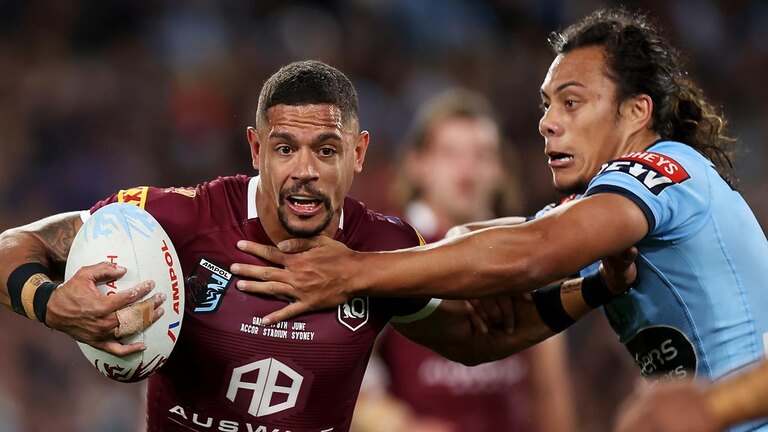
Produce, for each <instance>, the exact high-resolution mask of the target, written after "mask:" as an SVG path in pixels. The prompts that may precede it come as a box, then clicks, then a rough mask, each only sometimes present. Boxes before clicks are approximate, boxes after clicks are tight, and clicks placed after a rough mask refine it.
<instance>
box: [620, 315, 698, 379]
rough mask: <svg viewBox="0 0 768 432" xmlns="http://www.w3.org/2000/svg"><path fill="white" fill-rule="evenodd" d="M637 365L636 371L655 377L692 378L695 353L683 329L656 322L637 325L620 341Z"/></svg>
mask: <svg viewBox="0 0 768 432" xmlns="http://www.w3.org/2000/svg"><path fill="white" fill-rule="evenodd" d="M624 345H625V346H626V347H627V349H628V350H629V352H630V353H631V354H632V358H633V359H634V360H635V363H636V364H637V366H638V367H639V368H640V373H641V374H642V375H643V376H644V377H646V378H653V379H654V380H655V381H667V380H673V379H682V378H693V377H695V376H696V367H697V366H698V363H699V361H698V357H697V356H696V349H695V348H694V347H693V344H692V343H691V341H690V340H689V339H688V337H686V335H685V333H683V332H682V331H680V330H679V329H677V328H674V327H669V326H664V325H658V326H651V327H645V328H643V329H640V331H638V332H637V333H635V335H634V336H632V337H631V338H629V340H627V342H626V343H625V344H624Z"/></svg>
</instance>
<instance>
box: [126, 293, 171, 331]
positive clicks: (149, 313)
mask: <svg viewBox="0 0 768 432" xmlns="http://www.w3.org/2000/svg"><path fill="white" fill-rule="evenodd" d="M154 297H157V296H154ZM156 303H157V301H156V300H155V299H154V298H148V299H147V300H144V301H140V302H138V303H133V304H130V305H128V306H126V307H124V308H122V309H118V310H117V311H115V315H116V316H117V327H115V330H114V335H115V339H121V338H124V337H125V336H129V335H133V334H136V333H141V332H143V331H144V330H145V329H146V328H147V327H149V326H150V324H152V323H153V318H154V319H155V320H156V319H157V318H159V317H160V316H162V314H163V312H162V309H160V310H159V311H157V312H155V305H156Z"/></svg>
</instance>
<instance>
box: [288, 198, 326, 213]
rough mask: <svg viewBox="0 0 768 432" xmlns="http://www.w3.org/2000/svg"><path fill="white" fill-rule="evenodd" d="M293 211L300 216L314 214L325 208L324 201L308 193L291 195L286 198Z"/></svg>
mask: <svg viewBox="0 0 768 432" xmlns="http://www.w3.org/2000/svg"><path fill="white" fill-rule="evenodd" d="M286 202H287V203H288V206H289V207H290V208H291V211H293V212H294V213H296V214H298V215H300V216H312V215H315V214H317V213H318V212H319V211H320V210H321V209H322V208H323V201H322V200H321V199H318V198H315V197H313V196H308V195H290V196H288V198H287V199H286Z"/></svg>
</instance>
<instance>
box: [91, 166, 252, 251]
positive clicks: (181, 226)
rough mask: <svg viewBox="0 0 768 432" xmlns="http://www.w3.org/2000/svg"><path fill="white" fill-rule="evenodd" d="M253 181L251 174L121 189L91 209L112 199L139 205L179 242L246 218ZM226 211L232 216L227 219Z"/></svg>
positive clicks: (101, 205)
mask: <svg viewBox="0 0 768 432" xmlns="http://www.w3.org/2000/svg"><path fill="white" fill-rule="evenodd" d="M249 182H250V177H248V176H245V175H237V176H231V177H219V178H217V179H216V180H213V181H210V182H205V183H202V184H199V185H197V186H192V187H167V188H160V187H153V186H138V187H133V188H129V189H122V190H120V191H119V192H117V193H116V194H114V195H112V196H111V197H109V198H107V199H105V200H103V201H100V202H98V203H97V204H96V205H94V206H93V207H91V210H90V211H91V213H93V212H95V211H96V210H98V209H99V208H101V207H103V206H104V205H107V204H109V203H112V202H122V203H127V204H132V205H135V206H137V207H140V208H142V209H145V210H147V211H148V212H149V213H150V214H152V216H154V217H155V219H157V221H158V222H160V224H161V225H162V226H163V228H165V230H166V231H167V232H168V234H169V235H170V236H171V237H172V238H174V241H175V242H176V241H180V240H182V238H188V236H190V235H192V234H194V233H199V232H201V231H203V230H205V229H206V228H212V227H215V226H217V225H230V224H232V223H233V222H238V221H240V220H241V219H245V218H246V214H247V207H248V205H247V190H248V184H249ZM225 214H229V215H231V218H229V219H227V218H224V217H223V216H224V215H225ZM177 246H178V244H177Z"/></svg>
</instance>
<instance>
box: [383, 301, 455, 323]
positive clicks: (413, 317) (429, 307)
mask: <svg viewBox="0 0 768 432" xmlns="http://www.w3.org/2000/svg"><path fill="white" fill-rule="evenodd" d="M442 302H443V300H442V299H437V298H433V299H432V300H430V301H429V303H427V304H426V305H425V306H424V307H423V308H421V310H419V311H417V312H414V313H412V314H410V315H400V316H393V317H392V319H391V320H389V322H391V323H395V324H408V323H412V322H414V321H419V320H423V319H424V318H426V317H428V316H430V315H432V312H434V311H435V310H437V307H438V306H440V303H442Z"/></svg>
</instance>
